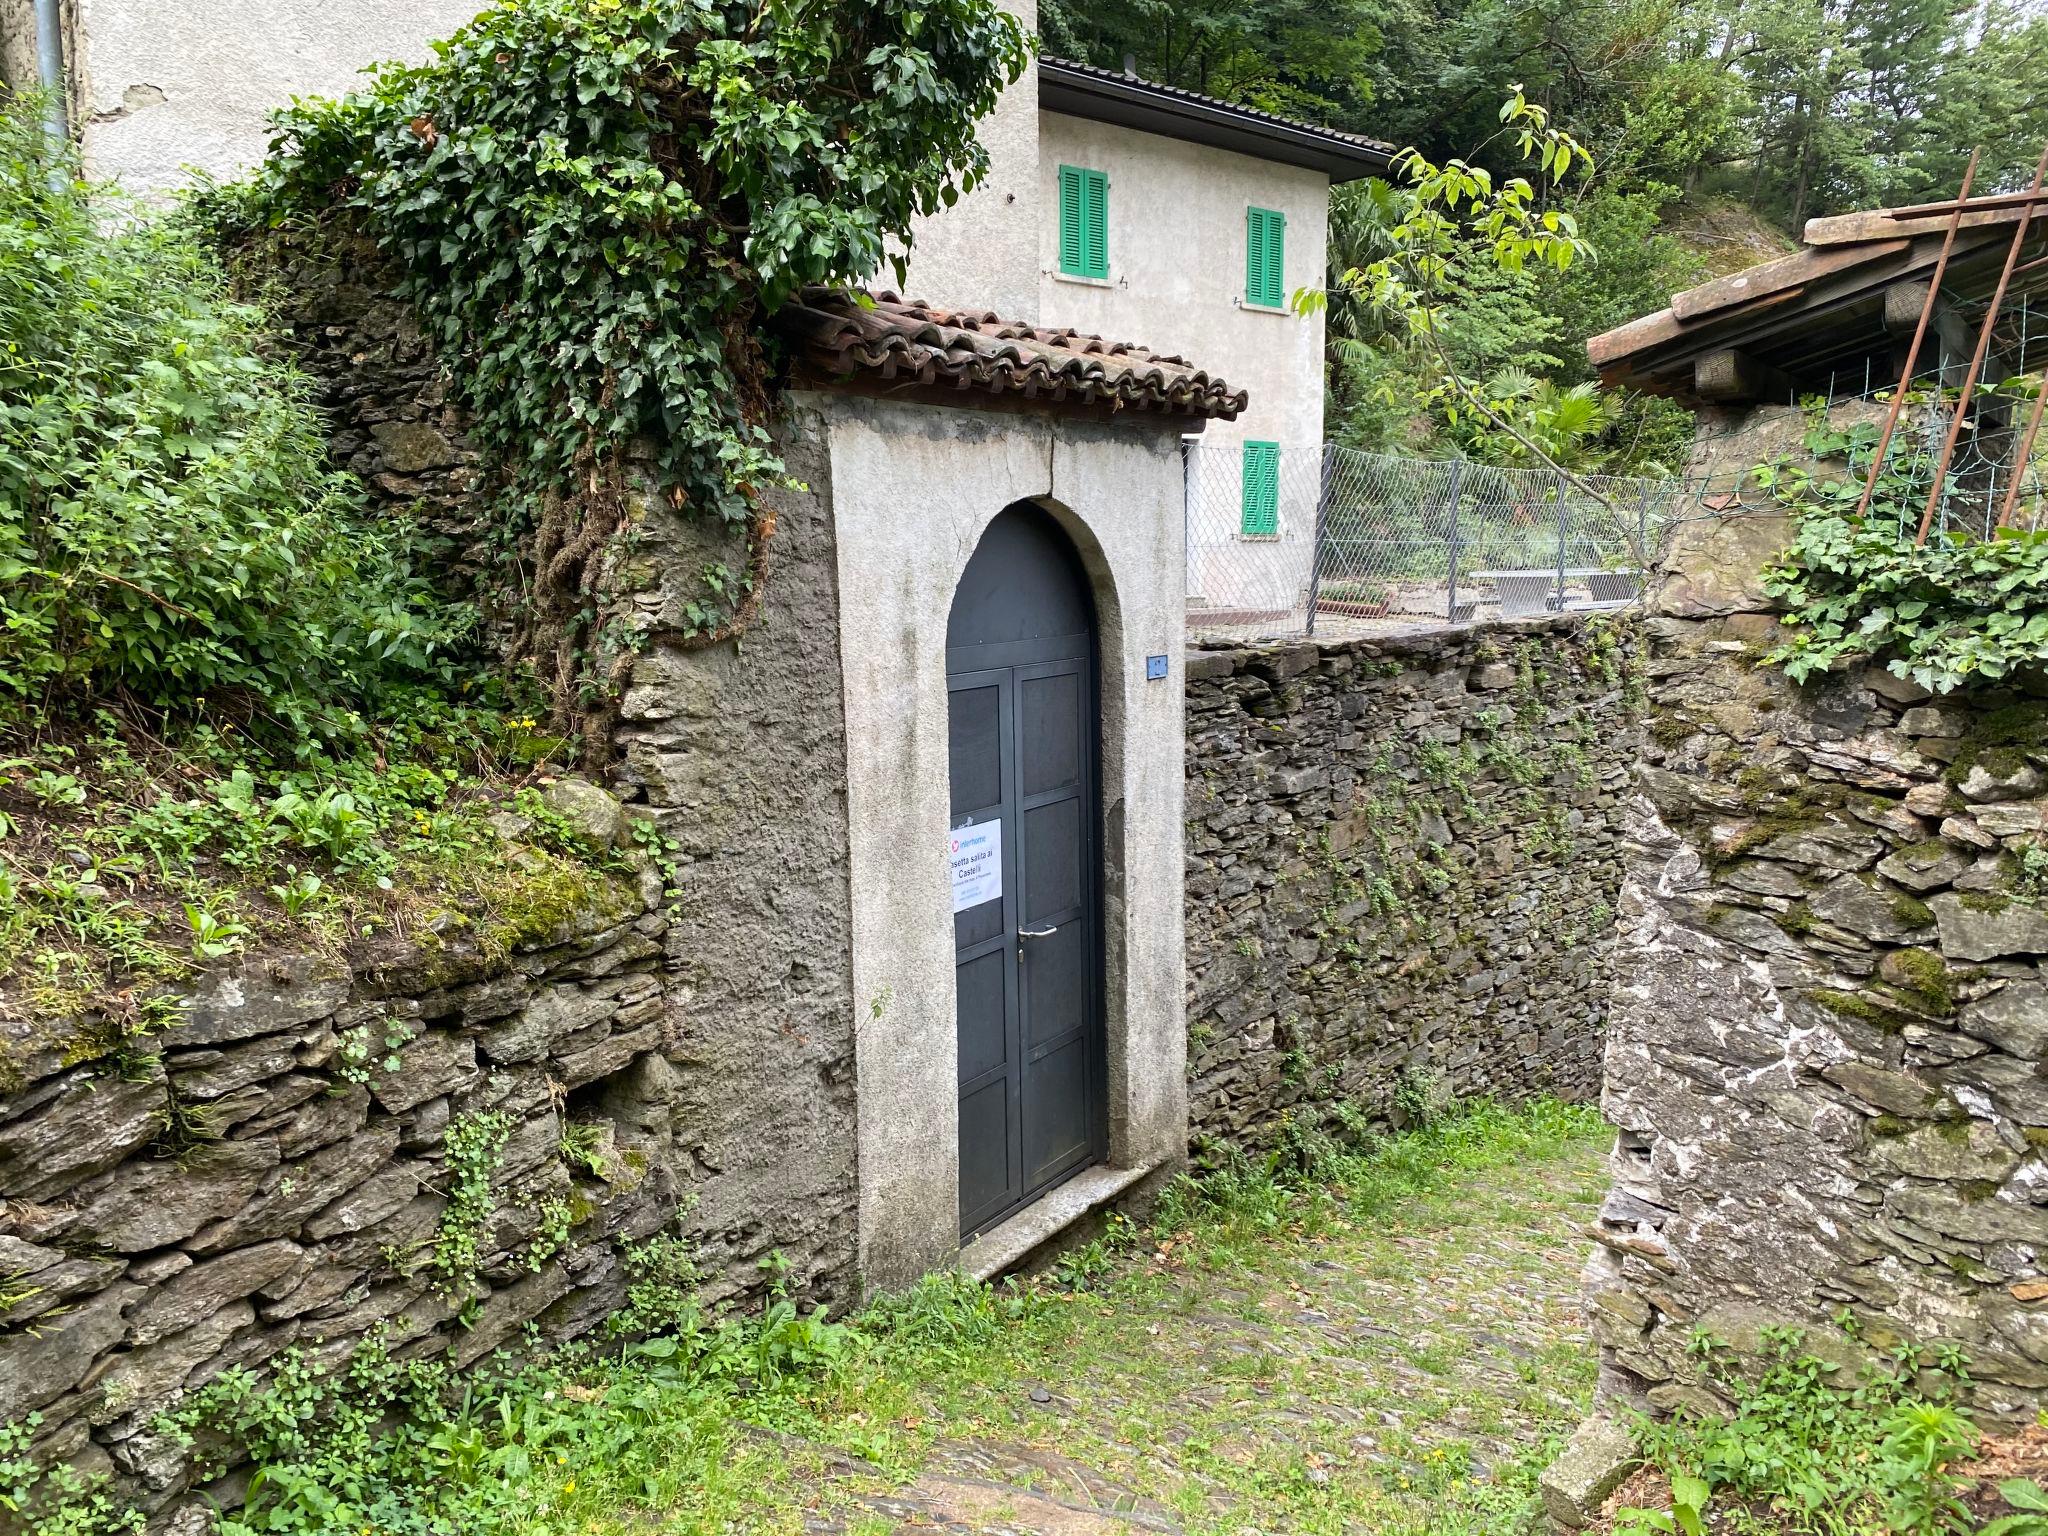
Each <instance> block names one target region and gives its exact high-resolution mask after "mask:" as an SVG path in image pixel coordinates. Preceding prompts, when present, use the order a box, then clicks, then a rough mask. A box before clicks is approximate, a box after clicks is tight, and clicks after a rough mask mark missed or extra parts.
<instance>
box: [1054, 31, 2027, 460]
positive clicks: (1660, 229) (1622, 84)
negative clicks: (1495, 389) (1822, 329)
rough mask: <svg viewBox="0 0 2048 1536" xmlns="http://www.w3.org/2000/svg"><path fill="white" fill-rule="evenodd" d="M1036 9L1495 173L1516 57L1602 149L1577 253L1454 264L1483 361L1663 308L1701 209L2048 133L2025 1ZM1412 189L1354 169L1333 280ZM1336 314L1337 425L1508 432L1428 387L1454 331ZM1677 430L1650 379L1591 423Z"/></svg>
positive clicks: (1529, 85)
mask: <svg viewBox="0 0 2048 1536" xmlns="http://www.w3.org/2000/svg"><path fill="white" fill-rule="evenodd" d="M1040 22H1041V26H1042V27H1043V28H1044V31H1045V34H1046V41H1047V45H1048V46H1049V47H1051V48H1052V49H1054V50H1055V51H1058V52H1064V53H1069V54H1073V55H1075V56H1077V57H1080V58H1083V59H1086V60H1088V61H1090V62H1093V63H1096V64H1100V65H1104V66H1108V67H1116V66H1118V65H1119V64H1120V63H1121V62H1122V60H1123V57H1124V56H1125V55H1126V54H1130V55H1133V56H1135V62H1136V64H1137V67H1138V69H1139V72H1140V73H1142V74H1145V75H1147V76H1148V77H1150V78H1153V79H1157V80H1163V81H1165V82H1167V83H1169V84H1173V85H1180V86H1186V87H1189V88H1192V89H1196V90H1204V91H1208V92H1211V93H1213V94H1216V95H1220V96H1223V97H1226V98H1228V99H1232V100H1239V101H1245V102H1248V103H1250V104H1253V105H1256V106H1262V107H1268V108H1272V109H1274V110H1278V111H1284V112H1293V113H1296V114H1298V115H1301V116H1305V117H1308V118H1311V119H1313V120H1315V121H1319V122H1322V123H1326V124H1328V125H1329V126H1331V127H1335V128H1340V129H1344V130H1347V131H1350V132H1353V133H1362V134H1368V135H1371V136H1373V137H1376V138H1379V139H1381V140H1384V141H1385V142H1387V143H1389V144H1395V145H1408V146H1413V147H1414V148H1415V149H1416V150H1417V151H1418V152H1419V153H1420V155H1421V156H1422V157H1423V158H1424V159H1425V160H1427V161H1429V162H1431V163H1433V164H1438V165H1442V164H1446V163H1448V162H1449V161H1450V160H1451V159H1452V158H1453V157H1457V158H1462V159H1464V160H1466V161H1468V162H1470V163H1471V164H1473V165H1475V166H1477V167H1479V168H1481V169H1483V170H1486V171H1488V172H1490V173H1492V174H1493V175H1494V176H1495V177H1496V178H1506V177H1510V176H1512V175H1514V174H1515V173H1516V171H1517V170H1518V169H1519V165H1518V158H1517V156H1516V154H1515V151H1514V145H1513V142H1512V141H1511V140H1507V139H1503V138H1502V137H1500V135H1499V132H1498V124H1497V122H1496V121H1495V117H1494V110H1495V108H1496V106H1497V105H1498V103H1499V99H1500V94H1501V91H1502V89H1503V88H1504V87H1505V85H1506V84H1507V83H1508V82H1510V81H1519V82H1521V89H1522V91H1523V93H1524V94H1525V96H1526V98H1527V99H1528V100H1529V101H1530V102H1531V103H1534V104H1536V105H1538V106H1540V107H1542V108H1544V109H1545V110H1546V111H1547V112H1548V113H1549V115H1550V119H1551V121H1552V122H1554V123H1556V124H1558V125H1561V126H1565V127H1568V128H1569V129H1570V130H1571V132H1572V133H1573V134H1574V135H1575V136H1576V138H1577V139H1578V140H1579V141H1580V142H1581V143H1582V144H1583V145H1584V146H1585V148H1586V149H1587V150H1589V151H1590V152H1591V155H1592V159H1593V162H1594V164H1595V166H1596V169H1595V170H1594V171H1593V172H1592V173H1591V174H1588V175H1585V176H1583V177H1573V178H1572V179H1571V181H1570V184H1569V185H1568V186H1566V187H1563V188H1553V189H1552V195H1551V198H1550V206H1551V207H1553V208H1556V209H1559V210H1560V211H1568V212H1570V213H1571V214H1573V215H1574V216H1575V217H1576V219H1577V224H1578V235H1579V238H1580V240H1581V241H1582V242H1583V244H1584V246H1585V248H1586V250H1585V253H1584V254H1583V255H1582V256H1581V258H1580V259H1579V260H1577V261H1576V262H1575V263H1574V264H1573V265H1572V266H1571V268H1570V269H1569V270H1568V271H1563V272H1555V271H1537V272H1532V273H1527V274H1522V275H1519V276H1518V275H1511V274H1501V273H1498V272H1494V271H1488V270H1485V266H1486V264H1485V263H1481V262H1466V263H1463V264H1462V267H1463V270H1462V271H1459V272H1456V273H1453V274H1452V275H1451V276H1450V277H1449V278H1448V279H1447V281H1446V282H1445V284H1444V287H1443V305H1442V308H1443V311H1444V313H1443V316H1442V319H1441V323H1440V324H1439V326H1438V329H1437V332H1436V336H1437V342H1438V344H1439V346H1440V348H1441V350H1442V351H1443V352H1444V353H1445V354H1447V355H1448V356H1449V357H1450V358H1451V359H1452V360H1453V361H1454V363H1455V370H1456V371H1457V372H1458V373H1460V374H1462V375H1463V376H1465V377H1468V378H1472V379H1481V380H1484V379H1488V378H1491V377H1492V376H1494V375H1495V374H1497V373H1500V372H1501V371H1502V370H1511V369H1522V370H1526V371H1528V372H1531V373H1534V374H1536V375H1537V376H1538V377H1541V378H1547V379H1550V380H1552V381H1554V382H1555V383H1556V384H1557V385H1558V386H1559V387H1560V388H1561V389H1566V388H1569V386H1570V385H1572V384H1575V383H1577V382H1579V381H1581V380H1583V379H1585V378H1587V377H1589V370H1588V368H1587V365H1586V361H1585V354H1584V342H1585V340H1586V338H1587V337H1589V336H1591V335H1595V334H1597V333H1599V332H1600V331H1603V330H1607V329H1610V328H1612V327H1613V326H1616V325H1619V324H1621V323H1623V322H1624V321H1626V320H1629V319H1632V318H1634V317H1635V316H1637V315H1641V314H1646V313H1649V312H1650V311H1653V310H1655V309H1658V308H1660V307H1662V305H1663V304H1664V303H1665V301H1666V299H1667V297H1668V296H1669V295H1670V294H1671V293H1672V292H1673V291H1675V290H1677V289H1679V288H1683V287H1687V286H1690V285H1691V284H1692V283H1695V282H1697V281H1699V280H1700V279H1701V278H1702V277H1703V276H1705V275H1706V270H1705V269H1706V267H1707V266H1708V264H1709V263H1710V262H1711V261H1712V260H1714V259H1715V258H1716V257H1717V256H1718V255H1719V254H1720V253H1719V252H1717V251H1716V250H1714V249H1713V248H1712V246H1711V245H1710V244H1707V243H1705V242H1696V240H1695V236H1694V214H1695V211H1696V210H1702V209H1707V208H1714V209H1720V208H1723V207H1730V206H1732V207H1734V208H1736V209H1738V210H1740V211H1746V212H1750V213H1753V214H1754V216H1755V217H1756V218H1757V219H1760V220H1762V221H1765V225H1766V228H1767V227H1768V226H1769V225H1776V226H1777V227H1778V228H1779V229H1780V230H1783V231H1784V232H1786V233H1787V234H1796V233H1797V232H1798V230H1799V228H1800V225H1801V223H1802V222H1803V221H1804V220H1805V219H1807V218H1809V217H1812V216H1815V215H1820V214H1828V213H1837V212H1842V211H1844V210H1847V209H1850V208H1855V207H1862V206H1868V205H1871V204H1877V203H1902V202H1914V201H1920V200H1923V199H1930V198H1937V197H1940V196H1942V195H1944V194H1946V193H1949V192H1951V191H1953V189H1954V188H1955V187H1956V186H1957V184H1958V183H1959V182H1960V180H1961V175H1962V168H1963V163H1964V161H1965V159H1966V158H1967V156H1968V154H1969V151H1970V149H1971V147H1972V145H1975V144H1982V145H1983V146H1984V150H1985V162H1984V166H1985V169H1984V171H1983V173H1982V175H1981V176H1980V185H1982V186H1984V187H1985V188H1986V189H1991V188H1996V187H2001V186H2005V187H2010V186H2014V185H2019V184H2023V182H2024V179H2025V177H2026V175H2027V174H2028V173H2029V172H2030V170H2031V167H2032V165H2033V162H2034V158H2035V156H2036V155H2037V154H2038V152H2039V150H2040V147H2041V143H2042V141H2043V139H2044V138H2048V92H2043V91H2041V90H2040V89H2039V82H2040V81H2041V80H2042V79H2043V78H2048V15H2044V14H2043V13H2042V12H2041V10H2040V8H2039V7H2038V6H2030V5H2028V4H2027V3H2025V0H1688V3H1685V4H1679V3H1676V0H1339V3H1335V4H1329V5H1321V6H1311V5H1305V4H1298V3H1293V0H1254V3H1250V4H1229V3H1224V0H1042V4H1041V6H1040ZM1400 191H1401V183H1400V180H1399V178H1395V179H1394V180H1393V181H1391V182H1389V183H1387V184H1384V185H1381V186H1377V187H1372V186H1367V187H1351V188H1340V189H1338V192H1337V194H1336V196H1335V197H1334V199H1333V202H1332V207H1331V265H1330V275H1331V278H1332V280H1333V284H1334V280H1335V279H1336V278H1338V277H1339V276H1341V274H1342V273H1344V272H1345V271H1346V270H1349V269H1363V268H1364V267H1366V266H1367V265H1368V263H1369V262H1371V261H1372V260H1374V259H1377V258H1378V257H1381V256H1384V255H1385V254H1386V249H1385V234H1386V231H1387V230H1388V229H1389V228H1391V227H1392V225H1393V224H1395V223H1398V222H1399V218H1398V215H1395V216H1394V217H1392V218H1389V217H1388V215H1387V207H1386V203H1387V200H1388V199H1389V198H1390V197H1393V196H1395V195H1397V194H1398V193H1399V192H1400ZM1764 254H1768V253H1760V254H1753V253H1751V251H1750V250H1749V249H1748V248H1747V247H1745V250H1744V251H1743V252H1742V253H1741V259H1743V260H1745V261H1746V260H1760V259H1763V258H1764ZM1328 334H1329V338H1330V356H1329V362H1330V377H1331V390H1330V397H1329V398H1330V411H1331V416H1330V421H1329V429H1330V431H1331V433H1332V435H1333V436H1336V437H1338V438H1339V439H1340V440H1343V441H1348V442H1352V443H1356V444H1358V445H1360V446H1367V447H1380V446H1388V445H1402V446H1423V447H1427V448H1431V449H1441V448H1444V447H1455V448H1459V449H1461V450H1463V451H1471V452H1486V451H1488V450H1487V448H1486V446H1485V445H1484V444H1480V443H1475V442H1472V441H1470V440H1469V434H1463V433H1461V432H1459V431H1457V430H1456V429H1452V428H1450V427H1449V424H1448V423H1447V422H1446V421H1445V420H1444V418H1443V416H1442V413H1441V412H1440V411H1439V410H1437V409H1435V408H1434V407H1433V406H1432V405H1431V404H1430V402H1429V401H1428V400H1427V398H1426V397H1427V396H1429V395H1430V394H1431V392H1432V391H1433V390H1434V389H1435V388H1436V383H1437V379H1438V376H1439V374H1440V372H1441V368H1440V362H1441V360H1440V359H1439V358H1438V357H1437V356H1436V355H1435V354H1436V351H1437V348H1436V347H1432V348H1429V349H1426V350H1422V351H1418V350H1417V349H1416V348H1415V347H1414V346H1412V345H1411V344H1410V340H1409V338H1408V337H1407V336H1406V335H1405V334H1404V333H1403V331H1402V329H1401V328H1400V327H1398V326H1390V325H1388V324H1387V323H1386V322H1385V317H1384V316H1377V315H1374V314H1373V313H1371V312H1370V311H1369V310H1368V309H1366V308H1363V307H1360V306H1356V305H1350V304H1347V303H1346V301H1345V299H1344V296H1343V295H1342V294H1341V293H1340V292H1335V291H1333V294H1332V301H1331V308H1330V324H1329V331H1328ZM1684 430H1685V428H1684V422H1683V420H1682V419H1681V418H1680V417H1678V416H1677V415H1675V414H1674V411H1673V408H1672V407H1670V406H1668V405H1666V404H1664V403H1662V402H1658V401H1654V400H1642V399H1630V400H1627V401H1625V402H1624V405H1623V407H1622V409H1621V411H1620V412H1619V413H1618V415H1617V416H1616V418H1615V420H1614V421H1612V422H1611V423H1610V424H1608V426H1607V427H1606V428H1605V429H1604V430H1603V432H1602V434H1601V436H1600V437H1599V439H1597V440H1596V441H1595V442H1594V443H1592V444H1590V445H1589V448H1590V451H1592V452H1595V453H1597V454H1599V455H1601V456H1603V457H1604V458H1605V459H1606V460H1607V461H1608V463H1609V464H1610V465H1611V466H1613V467H1623V468H1628V467H1638V466H1644V465H1647V464H1649V463H1656V462H1661V463H1664V464H1665V465H1667V467H1675V466H1676V458H1677V453H1678V452H1679V451H1682V447H1683V442H1682V440H1683V436H1684ZM1507 441H1510V442H1511V441H1512V439H1509V440H1507Z"/></svg>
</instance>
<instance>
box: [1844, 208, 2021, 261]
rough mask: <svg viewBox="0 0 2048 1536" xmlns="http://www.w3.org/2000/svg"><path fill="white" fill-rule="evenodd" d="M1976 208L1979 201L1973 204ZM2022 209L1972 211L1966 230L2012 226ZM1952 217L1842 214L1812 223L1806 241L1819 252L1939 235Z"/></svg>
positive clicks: (1886, 212)
mask: <svg viewBox="0 0 2048 1536" xmlns="http://www.w3.org/2000/svg"><path fill="white" fill-rule="evenodd" d="M1970 201H1971V202H1972V203H1973V204H1974V203H1975V202H1976V199H1975V198H1972V199H1971V200H1970ZM2020 211H2021V210H2020V208H2019V207H2018V206H2013V207H2009V208H1984V209H1977V208H1972V210H1971V211H1970V212H1968V213H1966V214H1964V215H1963V218H1962V228H1964V229H1966V230H1969V229H1992V228H1996V227H1998V226H1999V225H2010V224H2012V223H2013V222H2014V221H2016V220H2017V219H2018V218H2019V216H2020ZM1948 220H1949V216H1948V215H1947V214H1945V213H1927V214H1916V215H1914V216H1913V217H1911V218H1901V217H1898V216H1897V215H1895V214H1893V213H1891V212H1890V211H1889V210H1887V209H1883V208H1878V209H1873V210H1870V211H1868V212H1864V213H1839V214H1835V215H1834V216H1833V217H1831V218H1825V219H1808V220H1807V221H1806V230H1805V233H1804V236H1803V238H1804V239H1805V241H1806V243H1807V244H1808V245H1809V246H1812V247H1814V248H1815V249H1823V248H1829V247H1833V246H1840V245H1860V244H1864V243H1867V242H1869V241H1872V240H1889V239H1893V238H1896V237H1897V236H1900V235H1939V234H1943V233H1945V232H1946V231H1947V229H1948Z"/></svg>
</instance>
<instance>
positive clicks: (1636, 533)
mask: <svg viewBox="0 0 2048 1536" xmlns="http://www.w3.org/2000/svg"><path fill="white" fill-rule="evenodd" d="M1185 452H1186V488H1185V496H1186V518H1187V530H1186V531H1187V562H1188V569H1187V594H1188V630H1189V633H1190V634H1192V635H1196V636H1201V637H1205V638H1213V639H1222V640H1252V639H1271V638H1281V637H1287V636H1295V635H1327V636H1331V637H1333V638H1334V637H1343V636H1346V635H1370V634H1384V633H1390V632H1396V631H1400V630H1408V629H1426V628H1431V627H1434V626H1439V625H1445V624H1463V623H1468V622H1470V621H1472V620H1475V619H1491V618H1521V617H1528V616H1532V615H1536V614H1544V613H1556V612H1560V611H1573V610H1597V609H1602V608H1619V607H1623V606H1625V605H1626V604H1628V603H1629V602H1631V601H1633V600H1634V598H1635V597H1636V596H1637V594H1638V593H1639V592H1640V590H1641V586H1642V573H1643V570H1644V567H1645V565H1646V564H1647V552H1648V551H1650V550H1653V549H1654V548H1655V547H1656V540H1657V538H1658V536H1659V534H1660V532H1661V530H1662V528H1663V526H1664V524H1665V523H1666V522H1667V521H1668V520H1670V519H1671V518H1672V517H1674V516H1677V515H1681V503H1683V502H1684V501H1685V499H1686V487H1685V485H1684V483H1683V482H1682V481H1678V480H1647V479H1638V478H1633V477H1627V476H1616V475H1583V476H1563V475H1559V474H1557V473H1555V472H1553V471H1550V470H1529V469H1500V468H1495V467H1492V466H1488V465H1481V464H1471V463H1467V462H1464V461H1463V460H1450V461H1446V462H1441V463H1437V462H1430V461H1426V460H1419V459H1404V458H1398V457H1394V456H1392V455H1387V454H1375V453H1363V452H1360V451H1358V450H1356V449H1349V448H1339V447H1337V446H1336V445H1334V444H1331V445H1328V446H1325V447H1323V448H1322V449H1320V450H1319V451H1311V452H1301V451H1293V452H1287V451H1281V450H1274V449H1272V448H1271V445H1267V444H1208V443H1200V442H1193V441H1190V442H1189V443H1187V444H1186V445H1185Z"/></svg>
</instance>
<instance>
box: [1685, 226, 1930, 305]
mask: <svg viewBox="0 0 2048 1536" xmlns="http://www.w3.org/2000/svg"><path fill="white" fill-rule="evenodd" d="M1911 243H1912V242H1911V241H1910V240H1905V239H1895V240H1884V241H1877V242H1873V243H1870V244H1865V245H1855V246H1843V247H1839V248H1836V249H1833V250H1827V251H1795V252H1793V253H1792V254H1791V255H1790V256H1780V257H1779V258H1778V259H1777V260H1776V261H1767V262H1765V263H1764V264H1763V265H1762V266H1757V267H1747V268H1744V269H1743V270H1742V271H1740V272H1734V273H1730V274H1729V275H1728V276H1727V277H1717V278H1715V279H1714V280H1713V281H1712V282H1710V283H1702V284H1700V286H1699V287H1697V288H1688V289H1686V290H1685V292H1683V293H1677V294H1673V295H1672V296H1671V312H1672V313H1673V314H1674V315H1676V316H1677V317H1678V318H1679V319H1681V320H1698V319H1700V318H1701V317H1702V316H1705V315H1711V314H1713V313H1714V312H1715V311H1717V310H1723V309H1732V308H1734V307H1735V306H1736V305H1738V304H1747V303H1749V302H1751V301H1753V300H1755V299H1760V298H1763V297H1764V296H1765V295H1767V294H1774V293H1779V292H1782V291H1783V290H1785V289H1787V288H1796V287H1803V286H1805V285H1808V284H1811V283H1813V282H1815V281H1817V280H1818V279H1820V278H1824V277H1832V276H1834V275H1835V274H1836V273H1837V272H1843V271H1847V270H1848V269H1850V268H1852V267H1857V266H1861V265H1862V264H1863V263H1864V262H1876V261H1882V260H1884V258H1885V257H1887V256H1896V255H1897V254H1898V253H1899V252H1901V251H1903V250H1905V249H1906V248H1907V246H1909V245H1910V244H1911Z"/></svg>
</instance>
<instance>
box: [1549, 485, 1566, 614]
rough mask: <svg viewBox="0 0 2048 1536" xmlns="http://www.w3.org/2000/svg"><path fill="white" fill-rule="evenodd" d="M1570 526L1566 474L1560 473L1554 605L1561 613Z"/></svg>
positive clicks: (1562, 609) (1562, 610)
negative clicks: (1566, 544)
mask: <svg viewBox="0 0 2048 1536" xmlns="http://www.w3.org/2000/svg"><path fill="white" fill-rule="evenodd" d="M1568 527H1569V523H1568V522H1567V520H1566V512H1565V504H1564V476H1563V475H1562V474H1559V475H1558V477H1557V601H1556V602H1555V603H1554V604H1552V607H1554V608H1555V609H1556V611H1557V612H1559V613H1563V612H1564V555H1565V539H1566V537H1567V531H1566V530H1567V529H1568Z"/></svg>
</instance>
